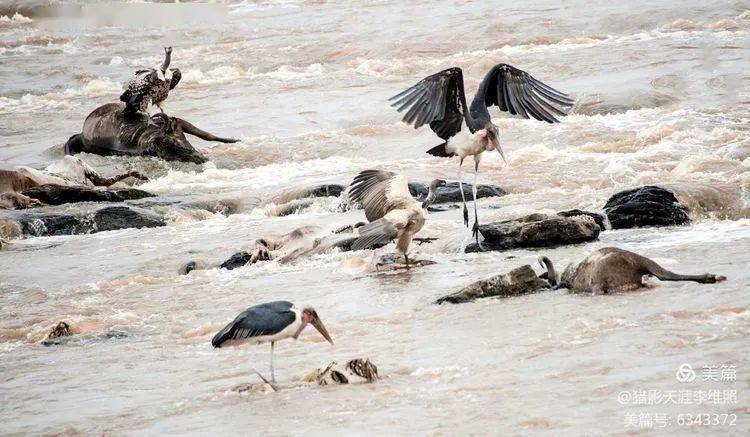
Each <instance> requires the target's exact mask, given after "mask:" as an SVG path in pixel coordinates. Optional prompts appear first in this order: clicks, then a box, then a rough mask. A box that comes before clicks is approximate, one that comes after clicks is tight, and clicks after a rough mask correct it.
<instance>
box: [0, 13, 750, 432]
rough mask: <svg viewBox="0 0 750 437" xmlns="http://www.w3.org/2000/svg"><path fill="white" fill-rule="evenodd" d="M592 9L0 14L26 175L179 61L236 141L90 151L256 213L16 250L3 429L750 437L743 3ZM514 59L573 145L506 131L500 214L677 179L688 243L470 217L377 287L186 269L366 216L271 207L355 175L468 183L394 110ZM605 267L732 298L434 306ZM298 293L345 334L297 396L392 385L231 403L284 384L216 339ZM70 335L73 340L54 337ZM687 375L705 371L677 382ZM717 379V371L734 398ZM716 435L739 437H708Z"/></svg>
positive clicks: (312, 270)
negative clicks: (512, 240) (367, 372)
mask: <svg viewBox="0 0 750 437" xmlns="http://www.w3.org/2000/svg"><path fill="white" fill-rule="evenodd" d="M591 3H592V2H588V1H579V0H572V1H565V2H558V1H531V2H521V3H519V2H499V1H484V2H466V1H458V0H453V1H445V0H439V1H430V2H427V1H410V2H399V1H373V2H362V3H360V4H355V3H354V2H339V1H293V0H290V1H259V2H249V1H248V2H242V3H236V2H229V3H223V2H217V3H216V4H213V5H196V4H185V5H173V4H169V5H168V4H151V3H129V4H125V5H122V4H121V5H119V6H117V7H116V8H118V9H114V8H115V7H114V6H103V5H100V4H97V3H91V4H89V5H88V6H87V7H86V8H85V9H84V10H83V12H80V11H79V12H76V11H77V9H71V10H67V11H64V13H63V15H64V16H63V17H60V16H59V14H60V13H59V12H58V13H56V14H57V15H56V14H52V13H50V9H48V8H44V7H41V8H40V7H34V5H37V4H42V2H31V3H30V6H29V7H27V8H25V9H23V10H22V14H17V15H14V14H13V12H12V11H13V8H12V7H8V6H2V5H0V15H3V16H2V18H0V163H2V167H3V168H8V167H13V166H15V165H29V166H34V167H38V168H43V167H44V166H46V165H48V164H50V163H52V162H54V161H55V160H57V159H59V157H60V145H61V144H63V143H64V142H65V140H66V139H67V138H68V137H69V136H70V135H72V134H74V133H76V132H78V131H80V129H81V125H82V122H83V119H84V118H85V116H86V115H87V114H88V113H89V112H90V111H91V110H93V109H94V108H95V107H96V106H98V105H99V104H101V103H105V102H108V101H112V100H116V99H117V97H118V96H119V94H120V92H121V86H122V83H123V82H125V81H126V80H127V79H128V78H129V77H130V75H131V74H132V72H133V71H134V70H136V69H138V68H140V67H149V66H152V65H154V64H156V63H157V62H159V60H160V59H161V55H162V53H163V52H162V47H163V46H166V45H172V46H174V53H173V58H172V62H173V66H175V67H179V68H180V69H181V70H182V73H183V79H182V82H181V83H180V84H179V86H178V87H177V88H176V89H175V90H174V91H173V92H172V94H170V98H169V99H168V100H167V102H166V106H165V109H166V111H167V112H168V113H170V114H173V115H178V116H180V117H183V118H186V119H188V120H190V121H192V122H194V123H196V124H197V125H199V126H200V127H202V128H205V129H207V130H210V131H212V132H214V133H217V134H221V135H227V136H235V137H238V138H240V139H241V141H240V142H239V143H236V144H213V143H207V142H202V141H200V140H196V141H195V144H196V146H197V147H199V148H200V149H201V150H202V151H203V152H205V153H206V155H207V156H208V157H209V158H210V159H211V162H209V163H207V164H204V165H194V164H179V163H166V162H163V161H159V160H156V159H150V158H124V157H116V158H105V157H99V156H93V155H86V154H83V155H80V156H81V157H82V158H83V159H84V160H86V162H88V163H90V164H91V165H92V166H94V167H96V168H97V169H99V170H100V171H102V172H103V173H107V174H109V173H114V172H116V171H120V170H122V169H130V168H136V169H139V170H141V171H143V172H145V173H147V174H148V175H149V176H150V177H151V180H150V181H149V182H147V183H145V184H143V185H141V186H140V188H142V189H144V190H148V191H151V192H154V193H156V194H158V195H160V196H163V197H168V198H171V199H176V200H182V201H205V200H221V201H224V202H226V203H228V204H231V205H233V206H234V208H235V210H236V213H235V214H232V215H228V216H227V215H223V214H220V213H208V212H206V213H195V212H189V211H185V210H183V209H180V208H176V207H173V208H170V207H165V211H164V212H165V213H166V214H167V218H168V224H167V226H165V227H161V228H153V229H127V230H120V231H111V232H102V233H97V234H91V235H77V236H58V237H36V238H27V239H23V240H14V241H13V242H11V245H10V246H9V249H8V250H3V251H0V311H1V312H2V315H1V317H0V369H2V371H1V372H0V399H2V407H1V408H0V430H1V431H2V434H3V435H21V434H28V435H39V434H70V435H75V434H81V435H91V434H114V435H121V434H128V435H158V434H196V435H227V434H230V433H237V432H242V433H245V434H247V433H250V434H266V435H268V434H270V435H302V434H314V435H321V434H334V435H344V434H347V435H348V434H352V433H354V434H374V435H384V434H408V433H419V434H437V435H449V434H454V433H457V432H458V433H461V434H488V433H491V434H511V435H527V434H533V433H539V434H544V435H603V434H614V435H626V434H627V435H632V434H636V435H637V434H652V433H659V434H661V433H666V432H672V433H677V434H701V435H703V434H716V435H726V434H730V435H747V434H748V432H749V431H750V398H749V397H748V396H750V390H749V389H750V341H749V340H748V338H749V337H748V336H749V335H750V312H749V311H750V310H749V307H750V293H749V292H750V273H749V272H748V264H749V263H750V203H749V194H748V188H749V186H750V171H749V170H750V136H749V135H748V133H749V130H748V126H749V125H748V122H750V76H748V70H749V69H750V61H749V60H748V59H749V58H748V53H750V52H749V51H748V49H750V4H748V3H747V2H744V1H726V2H724V1H720V2H706V1H695V0H687V1H655V2H651V1H643V0H637V1H635V2H624V3H619V4H604V3H602V4H591ZM113 11H117V13H113ZM499 62H507V63H510V64H513V65H516V66H518V67H520V68H523V69H525V70H527V71H530V72H532V73H533V74H534V75H535V76H536V77H537V78H539V79H541V80H543V81H545V82H547V83H549V84H551V85H553V86H555V87H556V88H559V89H561V90H565V91H567V92H570V93H571V94H572V95H573V96H574V97H575V98H576V106H575V107H574V110H573V113H572V114H571V115H569V116H568V117H566V118H564V119H563V120H562V123H560V124H556V125H548V124H545V123H540V122H536V121H533V120H521V119H517V118H511V117H509V116H507V115H506V114H502V113H500V112H499V111H496V110H494V111H493V112H492V114H493V117H495V122H496V123H497V124H498V125H499V127H500V140H501V142H502V144H503V146H504V148H505V151H506V154H507V156H508V158H509V163H508V165H504V164H503V162H502V160H501V159H500V157H499V156H495V155H489V156H485V158H484V159H483V162H482V169H481V170H482V171H481V173H480V178H479V180H480V182H482V183H492V184H496V185H499V186H501V187H502V188H504V189H506V190H507V191H508V195H506V196H503V197H498V198H488V199H482V200H480V201H479V206H480V217H482V218H483V220H484V221H485V222H488V221H490V220H497V219H503V218H508V217H513V216H518V215H521V214H525V213H531V212H547V213H553V212H556V211H560V210H563V209H571V208H581V209H589V210H599V209H601V207H602V205H603V204H604V202H605V201H606V200H607V198H608V197H609V196H611V195H612V194H613V193H615V192H617V191H619V190H622V189H625V188H630V187H633V186H638V185H644V184H662V185H665V186H668V187H670V188H671V189H673V190H674V191H675V192H676V193H677V194H678V197H679V198H680V200H681V201H682V202H683V203H685V204H686V205H688V206H689V207H690V208H691V219H692V224H690V225H689V226H682V227H666V228H644V229H632V230H618V231H607V232H604V233H602V234H601V236H600V238H599V240H598V241H595V242H592V243H588V244H583V245H576V246H568V247H561V248H556V249H549V250H543V251H534V250H512V251H507V252H494V253H483V254H464V253H462V250H461V249H462V247H463V246H464V245H466V244H468V243H469V242H470V241H471V232H470V231H469V230H467V229H466V228H464V227H463V225H462V223H461V217H460V210H458V209H456V210H450V211H448V212H443V213H436V214H432V215H431V217H430V220H429V222H428V223H427V225H426V226H425V228H424V229H423V230H422V232H421V233H420V236H423V237H439V238H440V239H439V240H438V241H436V242H434V243H432V244H425V245H421V246H414V249H413V254H414V256H415V257H421V258H426V259H430V260H433V261H436V264H433V265H429V266H426V267H422V268H418V269H412V270H411V271H401V272H390V273H373V272H372V269H371V267H370V266H371V261H372V259H373V257H376V256H378V255H379V254H382V253H386V252H389V251H392V250H393V247H392V246H391V247H386V248H384V249H380V250H378V251H376V253H373V252H368V251H364V252H356V253H332V254H324V255H315V256H313V257H312V258H310V259H304V260H299V261H296V262H292V263H287V264H280V263H278V262H269V263H264V264H258V265H255V266H246V267H244V268H240V269H236V270H232V271H227V270H218V269H208V270H200V271H195V272H193V273H191V274H190V275H187V276H181V275H178V273H177V272H178V269H179V268H180V267H181V266H182V265H183V264H184V263H185V262H187V261H189V260H197V261H200V262H206V263H210V262H217V261H220V260H223V259H226V258H227V257H229V255H231V254H232V253H234V252H236V251H238V250H241V249H247V248H249V247H250V246H251V244H252V242H253V241H254V240H255V239H256V238H257V237H258V236H260V235H264V234H268V233H284V232H288V231H289V230H291V229H293V228H295V227H298V226H302V225H310V224H315V225H322V226H330V227H331V228H334V227H338V226H343V225H346V224H350V223H353V222H356V221H359V220H362V219H363V218H364V215H363V212H362V211H361V210H355V211H348V212H344V213H341V212H338V211H337V209H336V204H337V203H336V202H335V201H334V200H330V199H329V200H318V201H316V202H315V204H314V205H313V207H312V208H310V209H307V210H305V211H303V212H301V213H298V214H292V215H289V216H286V217H272V216H269V214H268V211H269V209H268V207H267V206H265V205H264V203H265V201H267V200H268V199H270V198H271V197H272V196H274V195H276V194H278V193H279V192H282V191H284V190H287V189H291V188H295V187H300V186H306V185H311V184H318V183H342V184H346V183H348V182H349V181H351V178H352V177H353V176H354V175H355V174H357V173H358V172H359V171H361V170H364V169H367V168H389V169H392V170H395V171H399V172H403V173H405V174H407V175H408V176H409V177H411V178H413V179H414V180H429V179H432V178H434V177H441V178H445V179H455V175H456V163H455V162H451V161H449V160H441V159H438V158H434V157H431V156H429V155H427V154H425V153H424V150H426V149H427V148H429V147H432V146H434V145H436V144H437V143H436V138H435V137H434V135H433V134H432V133H431V132H430V131H429V130H428V129H422V130H419V131H414V130H413V129H411V128H409V127H407V126H405V125H403V124H400V123H399V122H398V120H399V117H398V114H397V113H396V112H395V111H394V110H393V109H392V108H390V107H389V106H388V105H387V98H388V97H390V96H391V95H393V94H395V93H396V92H398V91H400V90H402V89H404V88H405V87H407V86H409V85H411V84H413V83H415V82H416V81H417V80H419V79H420V78H422V77H424V76H426V75H427V74H430V73H433V72H436V71H438V70H440V69H443V68H447V67H450V66H459V67H461V68H463V69H464V74H465V77H466V86H467V89H468V92H469V93H473V91H474V89H475V88H476V86H477V85H478V82H479V80H481V78H482V77H483V75H484V74H485V72H486V71H487V70H488V69H489V68H490V67H491V66H493V65H495V64H496V63H499ZM603 246H618V247H622V248H625V249H629V250H633V251H637V252H639V253H642V254H644V255H648V256H650V257H652V258H653V259H655V260H656V261H658V262H659V263H661V264H662V265H664V266H665V267H667V268H670V269H673V270H675V271H679V272H686V273H688V272H692V273H704V272H712V273H717V274H721V275H725V276H727V278H728V280H727V281H726V282H723V283H719V284H715V285H700V284H695V283H660V282H658V281H656V280H650V281H649V284H650V286H649V287H648V288H646V289H644V290H641V291H637V292H633V293H627V294H622V295H614V296H581V295H570V294H566V293H565V291H564V290H556V291H550V292H545V293H539V294H535V295H530V296H522V297H518V298H512V299H505V300H494V299H487V300H482V301H477V302H474V303H469V304H462V305H455V306H452V305H441V306H437V305H433V304H432V302H433V301H434V300H435V299H436V298H437V297H439V296H442V295H445V294H448V293H451V292H454V291H456V290H457V289H459V288H461V287H463V286H465V285H467V284H469V283H471V282H473V281H475V280H478V279H482V278H486V277H489V276H492V275H494V274H497V273H501V272H506V271H508V270H510V269H512V268H514V267H517V266H520V265H522V264H532V265H535V266H536V264H535V263H536V258H537V256H538V255H540V254H542V253H544V254H545V255H547V256H549V257H550V258H552V259H553V260H555V262H556V264H557V265H561V266H564V265H565V264H566V263H567V262H572V261H578V260H580V259H582V258H583V257H584V256H585V255H586V254H588V253H590V252H591V251H593V250H595V249H597V248H599V247H603ZM276 299H288V300H291V301H294V302H297V303H298V304H303V303H308V304H312V305H314V306H315V308H316V309H317V310H318V313H319V314H320V316H321V317H322V319H323V320H324V321H325V323H326V326H327V327H328V329H329V331H330V332H331V335H332V336H333V338H334V340H335V346H330V345H329V344H327V343H326V342H325V341H324V339H323V338H322V337H320V335H318V334H317V333H315V331H314V330H312V329H309V330H306V331H305V332H304V333H303V335H302V336H301V338H300V339H299V341H297V342H291V341H286V342H281V343H279V344H278V345H277V347H276V376H277V378H278V379H279V380H281V381H285V382H290V381H294V380H297V379H299V378H301V377H303V376H304V375H306V374H307V373H309V372H310V371H311V370H313V369H315V368H316V367H320V366H322V365H325V364H327V363H329V362H330V361H332V360H338V361H346V360H347V359H350V358H354V357H369V358H370V359H371V360H372V361H373V362H374V363H376V364H377V365H378V368H379V370H380V373H381V375H384V376H385V378H384V379H382V380H381V381H379V382H377V383H374V384H363V385H356V386H354V385H353V386H336V387H299V388H293V389H288V390H282V391H280V392H278V393H265V394H264V393H259V392H244V393H238V392H237V391H235V390H233V389H234V388H235V387H236V386H238V385H240V384H243V383H248V382H255V381H257V378H256V377H255V376H254V375H253V374H252V373H251V371H250V368H251V367H258V368H259V369H265V366H266V364H267V360H268V348H267V347H266V346H257V347H255V346H249V347H241V348H226V349H218V350H215V349H213V348H212V347H211V345H210V339H211V336H212V335H213V333H215V332H216V331H217V330H218V329H220V328H221V327H222V326H223V325H224V324H225V323H227V322H228V321H229V320H231V319H232V318H233V317H234V316H235V315H236V314H237V313H239V312H240V311H242V310H243V309H245V308H246V307H248V306H251V305H254V304H256V303H260V302H265V301H269V300H276ZM59 320H67V321H69V322H70V323H71V324H72V326H74V328H75V332H76V333H77V335H76V336H75V337H72V338H71V340H70V341H69V342H67V343H65V344H64V345H60V346H50V347H46V346H43V345H41V344H40V343H39V342H40V341H41V340H42V339H43V338H44V336H45V333H46V331H47V330H48V329H49V328H50V327H52V326H54V325H55V324H56V323H57V322H58V321H59ZM683 364H689V365H690V366H691V367H692V368H693V369H694V371H695V372H696V375H695V379H694V380H691V381H686V382H680V381H679V380H678V379H677V377H676V374H677V372H678V369H679V368H680V366H681V365H683ZM704 366H705V368H704ZM711 366H717V367H716V368H718V369H723V371H724V372H725V374H724V375H723V376H724V378H722V377H720V376H721V374H720V376H719V377H717V378H716V380H714V379H713V378H712V377H711V375H712V374H711V373H710V372H711V370H710V369H713V367H711ZM722 366H723V368H722ZM731 374H734V375H735V378H734V379H735V380H731V379H732V378H731V376H730V375H731ZM717 391H719V392H721V395H720V398H719V397H717V396H719V395H716V393H715V392H717ZM656 392H658V396H657V394H656ZM683 392H688V394H684V393H683ZM709 392H714V394H713V397H712V398H711V399H710V400H709V398H708V397H707V396H708V394H707V393H709ZM732 392H734V394H735V395H734V396H735V397H734V398H732V395H731V393H732ZM649 393H650V396H651V398H649V397H648V396H649ZM701 393H704V394H701ZM668 394H671V395H668ZM644 396H645V397H644ZM673 396H674V397H676V398H675V399H673V400H674V402H672V401H670V399H672V397H673ZM681 396H684V397H681ZM678 401H679V402H678ZM698 414H711V415H713V414H716V415H719V419H722V417H723V420H724V422H722V423H721V424H712V423H709V424H705V423H701V424H697V423H694V421H693V420H691V421H690V424H688V420H687V415H693V416H695V415H698ZM721 415H726V416H721ZM712 417H713V416H712ZM732 417H734V419H732ZM665 418H668V420H669V422H668V423H667V422H664V423H662V422H663V420H666V419H665ZM712 420H713V419H712ZM662 425H664V426H662Z"/></svg>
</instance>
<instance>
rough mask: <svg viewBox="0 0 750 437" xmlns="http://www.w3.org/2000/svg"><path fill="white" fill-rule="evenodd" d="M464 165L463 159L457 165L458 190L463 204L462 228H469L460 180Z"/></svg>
mask: <svg viewBox="0 0 750 437" xmlns="http://www.w3.org/2000/svg"><path fill="white" fill-rule="evenodd" d="M463 165H464V158H463V157H462V158H461V161H460V162H459V163H458V189H459V190H460V191H461V200H462V201H463V204H464V226H466V227H467V228H468V227H469V208H467V207H466V196H464V184H463V180H462V175H461V172H462V169H463Z"/></svg>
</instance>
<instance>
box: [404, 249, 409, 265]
mask: <svg viewBox="0 0 750 437" xmlns="http://www.w3.org/2000/svg"><path fill="white" fill-rule="evenodd" d="M404 262H405V263H406V268H407V269H408V268H409V256H408V255H406V252H404Z"/></svg>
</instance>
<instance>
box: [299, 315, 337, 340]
mask: <svg viewBox="0 0 750 437" xmlns="http://www.w3.org/2000/svg"><path fill="white" fill-rule="evenodd" d="M302 323H303V324H308V323H309V324H311V325H313V327H314V328H315V329H317V330H318V332H320V335H322V336H323V338H325V339H326V340H328V342H329V343H331V344H333V340H331V336H330V335H329V334H328V330H327V329H326V327H325V325H324V324H323V322H322V321H321V320H320V317H318V313H317V312H315V309H314V308H312V307H305V308H303V309H302Z"/></svg>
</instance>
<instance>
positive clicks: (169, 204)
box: [128, 196, 240, 216]
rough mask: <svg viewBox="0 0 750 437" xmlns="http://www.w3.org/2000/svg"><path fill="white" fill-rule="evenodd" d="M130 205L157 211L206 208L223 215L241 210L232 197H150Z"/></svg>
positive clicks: (134, 201)
mask: <svg viewBox="0 0 750 437" xmlns="http://www.w3.org/2000/svg"><path fill="white" fill-rule="evenodd" d="M128 205H133V206H138V207H141V208H149V209H154V210H156V211H162V210H164V211H166V210H168V209H170V208H179V209H182V210H187V211H192V210H205V211H209V212H212V213H219V214H223V215H227V216H228V215H232V214H234V213H236V212H237V211H238V210H239V208H240V207H239V205H238V203H237V202H236V201H234V200H231V199H197V200H196V199H195V198H193V197H183V196H177V197H170V196H159V197H148V198H143V199H138V200H132V201H129V202H128Z"/></svg>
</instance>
